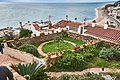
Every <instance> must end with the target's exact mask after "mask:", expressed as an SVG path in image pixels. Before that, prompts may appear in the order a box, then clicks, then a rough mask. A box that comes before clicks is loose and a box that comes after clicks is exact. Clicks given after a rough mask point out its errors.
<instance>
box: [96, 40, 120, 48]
mask: <svg viewBox="0 0 120 80" xmlns="http://www.w3.org/2000/svg"><path fill="white" fill-rule="evenodd" d="M97 44H105V45H109V46H111V47H113V48H116V49H118V50H120V44H115V43H112V42H108V41H100V42H99V43H97ZM97 44H96V45H97Z"/></svg>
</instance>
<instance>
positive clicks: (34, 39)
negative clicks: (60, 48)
mask: <svg viewBox="0 0 120 80" xmlns="http://www.w3.org/2000/svg"><path fill="white" fill-rule="evenodd" d="M63 34H65V33H64V32H59V33H53V34H48V35H42V36H36V37H32V38H21V39H19V40H11V41H8V42H7V44H8V46H9V47H13V45H15V46H18V45H20V44H27V43H36V42H45V41H49V40H52V39H54V37H57V36H61V35H63ZM67 34H68V36H69V37H72V38H75V39H77V40H81V41H83V42H91V41H95V42H97V43H98V42H101V41H102V40H100V39H99V40H98V39H96V38H93V37H90V36H84V35H80V34H78V33H74V32H67ZM102 42H103V44H108V45H110V46H112V47H114V48H117V49H120V44H115V43H111V42H108V41H102Z"/></svg>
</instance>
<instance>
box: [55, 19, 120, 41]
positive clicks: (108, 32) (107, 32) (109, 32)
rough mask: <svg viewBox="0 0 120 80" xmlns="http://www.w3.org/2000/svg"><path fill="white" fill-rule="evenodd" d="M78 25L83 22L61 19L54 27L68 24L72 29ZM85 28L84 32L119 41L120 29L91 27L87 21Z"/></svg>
mask: <svg viewBox="0 0 120 80" xmlns="http://www.w3.org/2000/svg"><path fill="white" fill-rule="evenodd" d="M80 25H83V24H82V23H79V22H73V21H68V20H61V21H59V22H58V23H56V24H55V25H54V27H62V28H64V27H66V26H70V27H71V29H73V27H74V28H77V29H78V27H79V26H80ZM85 29H87V31H86V32H85V33H86V34H89V35H92V36H95V37H98V38H102V39H106V40H108V41H112V42H116V43H120V30H117V29H113V28H108V29H104V27H103V26H96V27H92V25H91V24H89V23H88V26H87V27H85Z"/></svg>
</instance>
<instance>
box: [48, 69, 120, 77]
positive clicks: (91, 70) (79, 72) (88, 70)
mask: <svg viewBox="0 0 120 80" xmlns="http://www.w3.org/2000/svg"><path fill="white" fill-rule="evenodd" d="M87 72H94V73H106V72H120V69H110V68H104V71H102V69H101V68H88V69H85V70H83V71H76V72H47V75H48V76H51V77H59V76H61V75H63V74H69V75H73V74H75V75H78V74H79V75H82V74H85V73H87Z"/></svg>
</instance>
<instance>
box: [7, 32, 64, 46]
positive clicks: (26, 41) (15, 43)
mask: <svg viewBox="0 0 120 80" xmlns="http://www.w3.org/2000/svg"><path fill="white" fill-rule="evenodd" d="M62 34H63V32H60V33H54V34H48V35H42V36H36V37H31V38H29V37H27V38H21V39H17V40H16V39H15V40H10V41H7V44H8V46H9V47H13V46H19V45H20V44H29V43H36V42H44V41H49V40H52V39H54V37H57V36H61V35H62Z"/></svg>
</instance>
